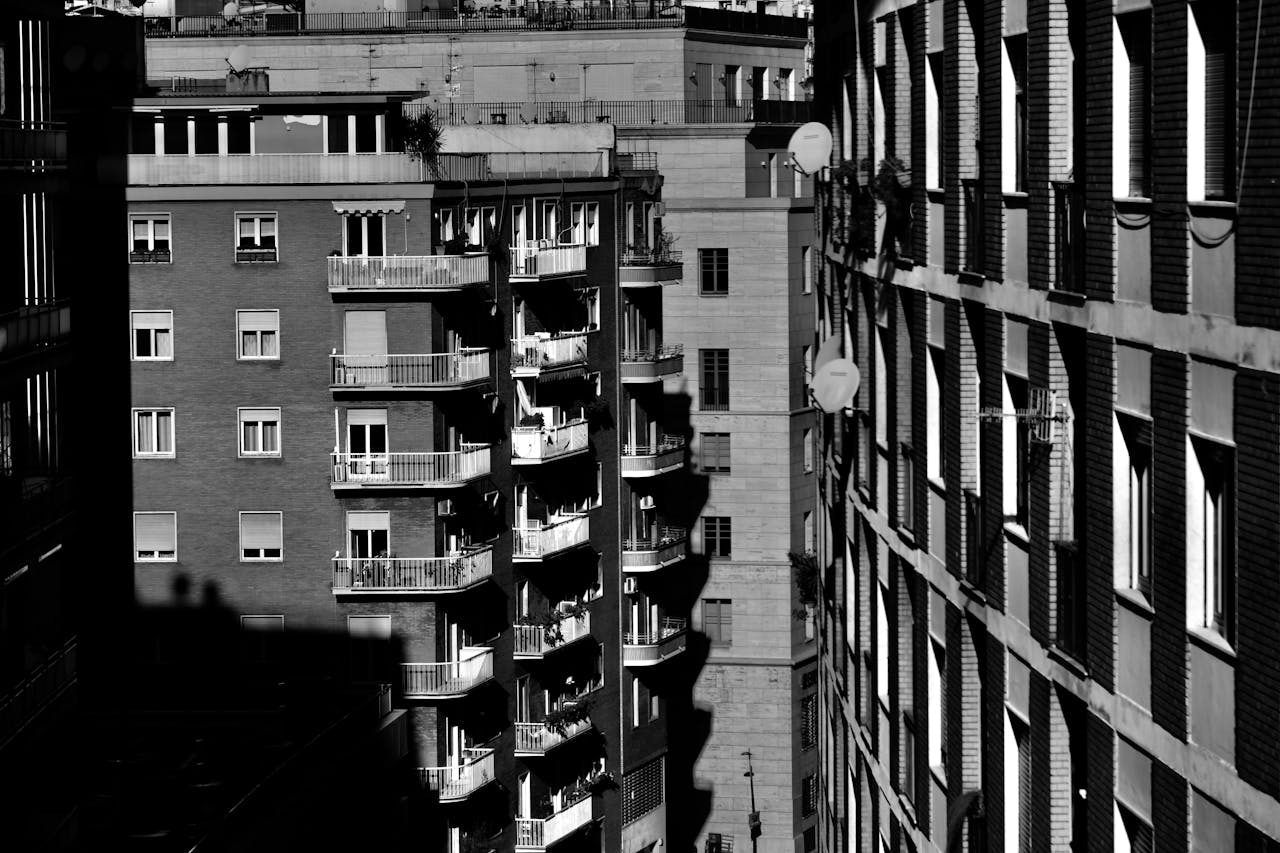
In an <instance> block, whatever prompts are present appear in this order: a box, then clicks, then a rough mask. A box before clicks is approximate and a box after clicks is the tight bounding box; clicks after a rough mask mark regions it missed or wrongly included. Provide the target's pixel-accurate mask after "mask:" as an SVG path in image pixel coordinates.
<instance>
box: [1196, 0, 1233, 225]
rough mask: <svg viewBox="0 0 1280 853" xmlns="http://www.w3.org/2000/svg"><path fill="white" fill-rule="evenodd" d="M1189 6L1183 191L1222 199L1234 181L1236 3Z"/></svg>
mask: <svg viewBox="0 0 1280 853" xmlns="http://www.w3.org/2000/svg"><path fill="white" fill-rule="evenodd" d="M1188 10H1189V12H1188V18H1189V21H1188V24H1189V26H1188V32H1187V37H1188V44H1187V157H1188V163H1187V193H1188V196H1189V197H1190V198H1191V199H1201V198H1205V199H1213V200H1221V201H1227V200H1231V199H1234V198H1235V182H1236V169H1235V129H1236V85H1235V78H1236V34H1235V27H1236V4H1235V2H1234V0H1223V1H1222V2H1220V3H1213V4H1208V3H1190V4H1188ZM1201 168H1203V172H1201Z"/></svg>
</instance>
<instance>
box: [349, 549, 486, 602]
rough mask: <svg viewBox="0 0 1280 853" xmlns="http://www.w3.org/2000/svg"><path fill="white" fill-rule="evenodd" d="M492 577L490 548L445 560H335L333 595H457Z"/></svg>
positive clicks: (406, 558)
mask: <svg viewBox="0 0 1280 853" xmlns="http://www.w3.org/2000/svg"><path fill="white" fill-rule="evenodd" d="M492 575H493V549H492V548H482V549H479V550H476V551H470V552H467V553H463V554H451V555H449V556H447V557H337V558H335V559H334V561H333V591H334V594H337V595H341V594H354V593H387V592H396V593H444V592H457V591H459V590H463V589H466V588H468V587H470V586H474V585H475V584H478V583H480V582H481V581H483V580H484V579H485V578H488V577H490V576H492Z"/></svg>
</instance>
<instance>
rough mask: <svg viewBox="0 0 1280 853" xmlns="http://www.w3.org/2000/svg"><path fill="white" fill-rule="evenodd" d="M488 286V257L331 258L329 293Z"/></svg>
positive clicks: (441, 289) (397, 256)
mask: <svg viewBox="0 0 1280 853" xmlns="http://www.w3.org/2000/svg"><path fill="white" fill-rule="evenodd" d="M488 282H489V256H488V255H483V254H479V255H389V256H382V257H367V258H364V257H352V258H347V257H338V256H334V257H330V258H329V290H330V291H331V292H333V291H360V290H368V291H375V292H376V291H387V290H424V291H432V290H436V291H448V290H461V289H462V288H465V287H471V286H474V285H478V284H487V283H488Z"/></svg>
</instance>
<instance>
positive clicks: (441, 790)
mask: <svg viewBox="0 0 1280 853" xmlns="http://www.w3.org/2000/svg"><path fill="white" fill-rule="evenodd" d="M462 757H463V761H462V763H461V764H457V765H452V766H445V767H419V768H418V781H419V782H420V783H421V784H422V785H423V786H425V787H426V788H428V789H429V790H432V791H435V792H436V793H437V794H438V795H439V797H440V799H441V801H444V802H447V801H450V800H463V799H466V798H467V797H469V796H470V795H471V794H473V793H475V792H476V791H478V790H479V789H480V788H482V787H484V786H485V785H487V784H488V783H490V782H492V781H493V780H494V773H493V750H492V749H485V748H479V749H476V748H467V749H464V750H462Z"/></svg>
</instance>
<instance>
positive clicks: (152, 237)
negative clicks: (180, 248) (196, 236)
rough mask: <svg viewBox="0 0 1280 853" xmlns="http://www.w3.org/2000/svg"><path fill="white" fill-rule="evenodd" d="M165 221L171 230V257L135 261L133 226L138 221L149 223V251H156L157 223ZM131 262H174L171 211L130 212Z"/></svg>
mask: <svg viewBox="0 0 1280 853" xmlns="http://www.w3.org/2000/svg"><path fill="white" fill-rule="evenodd" d="M160 221H163V222H164V223H165V225H166V226H167V227H168V231H169V236H168V240H169V257H168V258H167V259H165V260H163V261H158V260H146V261H135V260H134V259H133V255H134V251H133V226H134V223H136V222H146V223H147V246H148V248H147V251H148V252H155V251H156V248H155V245H156V223H157V222H160ZM128 246H129V263H131V264H171V263H173V216H172V214H169V213H158V212H157V213H130V214H129V243H128Z"/></svg>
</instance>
